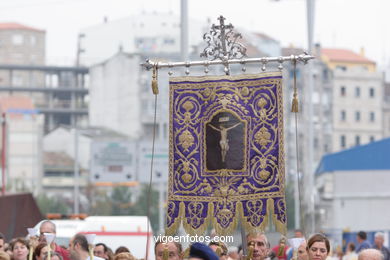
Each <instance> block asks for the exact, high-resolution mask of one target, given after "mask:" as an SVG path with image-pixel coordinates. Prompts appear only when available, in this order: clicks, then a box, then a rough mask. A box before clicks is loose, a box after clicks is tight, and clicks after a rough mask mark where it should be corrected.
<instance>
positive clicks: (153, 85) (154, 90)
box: [152, 64, 158, 95]
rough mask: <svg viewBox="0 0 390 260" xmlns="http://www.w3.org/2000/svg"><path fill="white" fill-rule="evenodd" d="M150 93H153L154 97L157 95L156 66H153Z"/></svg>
mask: <svg viewBox="0 0 390 260" xmlns="http://www.w3.org/2000/svg"><path fill="white" fill-rule="evenodd" d="M152 91H153V94H154V95H158V84H157V64H154V66H153V75H152Z"/></svg>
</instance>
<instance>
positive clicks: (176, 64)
mask: <svg viewBox="0 0 390 260" xmlns="http://www.w3.org/2000/svg"><path fill="white" fill-rule="evenodd" d="M314 58H315V57H314V56H311V55H308V54H306V53H304V54H301V55H290V56H280V57H262V58H246V59H231V60H205V61H188V62H183V61H182V62H160V61H153V60H146V62H145V63H141V66H142V67H144V68H145V69H147V70H150V69H152V68H153V67H155V66H156V68H157V69H162V68H173V67H192V66H206V67H207V66H210V65H219V64H221V65H229V64H249V63H261V64H267V63H270V62H278V63H283V62H285V61H296V62H303V63H307V62H308V61H309V60H311V59H314Z"/></svg>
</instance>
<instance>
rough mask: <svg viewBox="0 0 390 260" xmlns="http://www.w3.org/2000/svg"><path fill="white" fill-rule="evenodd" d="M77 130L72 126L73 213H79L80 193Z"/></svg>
mask: <svg viewBox="0 0 390 260" xmlns="http://www.w3.org/2000/svg"><path fill="white" fill-rule="evenodd" d="M78 139H79V138H78V130H77V128H76V125H75V126H74V139H73V141H74V144H73V146H74V147H73V148H74V201H73V203H74V204H73V206H74V210H73V211H74V214H76V215H77V214H79V212H80V211H79V195H80V187H79V179H80V178H79V149H78V148H79V144H78V142H79V140H78Z"/></svg>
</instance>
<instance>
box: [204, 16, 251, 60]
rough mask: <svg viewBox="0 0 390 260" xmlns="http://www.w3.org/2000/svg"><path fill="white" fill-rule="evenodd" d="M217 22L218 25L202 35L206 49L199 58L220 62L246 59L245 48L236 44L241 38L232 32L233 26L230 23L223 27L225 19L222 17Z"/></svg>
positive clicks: (238, 34)
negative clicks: (218, 60)
mask: <svg viewBox="0 0 390 260" xmlns="http://www.w3.org/2000/svg"><path fill="white" fill-rule="evenodd" d="M218 20H219V25H215V24H213V25H212V26H211V30H210V32H209V33H205V34H204V35H203V39H204V40H205V41H206V42H207V47H206V48H205V49H204V50H203V52H202V53H201V54H200V57H205V58H208V59H209V60H216V59H220V60H222V61H226V60H229V59H234V58H238V59H241V58H243V57H246V48H245V46H244V45H242V44H241V43H239V42H237V40H238V39H241V38H242V35H241V34H240V33H235V32H234V31H233V29H234V26H233V25H232V24H231V23H229V24H228V25H225V17H223V16H222V15H221V16H220V17H219V18H218Z"/></svg>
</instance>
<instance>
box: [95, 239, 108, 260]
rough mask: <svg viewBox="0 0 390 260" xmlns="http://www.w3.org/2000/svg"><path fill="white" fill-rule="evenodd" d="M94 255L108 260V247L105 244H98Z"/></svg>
mask: <svg viewBox="0 0 390 260" xmlns="http://www.w3.org/2000/svg"><path fill="white" fill-rule="evenodd" d="M93 255H94V256H98V257H101V258H103V259H106V260H107V259H108V247H107V246H106V244H104V243H97V244H96V245H95V248H94V249H93Z"/></svg>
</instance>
